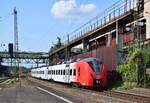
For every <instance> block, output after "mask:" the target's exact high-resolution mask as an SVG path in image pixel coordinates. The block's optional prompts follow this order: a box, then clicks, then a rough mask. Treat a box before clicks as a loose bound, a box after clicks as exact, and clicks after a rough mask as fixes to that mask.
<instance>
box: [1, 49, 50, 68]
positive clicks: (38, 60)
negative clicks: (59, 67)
mask: <svg viewBox="0 0 150 103" xmlns="http://www.w3.org/2000/svg"><path fill="white" fill-rule="evenodd" d="M0 59H1V60H2V62H4V63H11V57H10V54H9V52H5V51H4V52H0ZM17 59H18V62H19V63H24V64H29V63H30V64H32V63H34V64H37V66H38V64H45V65H46V64H48V62H49V59H48V53H44V52H37V53H36V52H18V58H17ZM15 60H16V58H15V57H13V58H12V61H15Z"/></svg>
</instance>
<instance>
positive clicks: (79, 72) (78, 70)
mask: <svg viewBox="0 0 150 103" xmlns="http://www.w3.org/2000/svg"><path fill="white" fill-rule="evenodd" d="M78 76H80V68H79V69H78Z"/></svg>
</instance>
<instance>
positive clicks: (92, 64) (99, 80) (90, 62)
mask: <svg viewBox="0 0 150 103" xmlns="http://www.w3.org/2000/svg"><path fill="white" fill-rule="evenodd" d="M76 71H77V75H76V81H77V83H78V84H79V85H81V86H88V87H96V88H100V87H106V85H107V69H106V66H105V65H104V64H103V63H102V62H101V61H99V60H98V59H96V58H87V59H84V60H81V61H79V62H76Z"/></svg>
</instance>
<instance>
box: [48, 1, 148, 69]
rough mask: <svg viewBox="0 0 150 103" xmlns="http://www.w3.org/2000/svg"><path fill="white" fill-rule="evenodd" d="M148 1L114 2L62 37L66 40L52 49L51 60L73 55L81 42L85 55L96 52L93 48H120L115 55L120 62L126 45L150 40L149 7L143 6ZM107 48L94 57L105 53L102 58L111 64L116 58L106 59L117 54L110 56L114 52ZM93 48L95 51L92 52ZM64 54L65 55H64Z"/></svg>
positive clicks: (55, 61)
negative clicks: (146, 15)
mask: <svg viewBox="0 0 150 103" xmlns="http://www.w3.org/2000/svg"><path fill="white" fill-rule="evenodd" d="M143 1H144V2H143ZM149 1H150V0H120V1H119V2H117V3H115V4H114V5H113V6H111V7H110V8H108V9H106V10H105V11H104V12H103V13H101V14H99V15H98V16H96V17H95V18H93V19H92V20H90V21H89V22H88V23H86V24H84V25H82V26H81V27H80V28H78V29H76V30H74V31H73V32H71V33H70V34H69V35H67V37H66V39H64V38H63V40H65V41H63V42H62V44H63V45H62V46H61V47H60V48H58V49H55V50H52V51H50V52H49V58H50V63H51V62H54V63H57V62H58V60H60V59H65V58H69V57H71V56H72V55H71V49H72V48H73V47H75V46H77V45H80V44H82V45H83V52H82V55H81V56H82V57H86V56H84V54H85V55H87V54H88V55H89V56H90V55H91V53H94V52H93V51H92V50H97V48H103V47H106V48H109V47H112V46H114V47H115V48H116V51H117V54H114V55H117V59H116V60H117V61H118V62H119V61H121V57H122V55H123V52H124V48H127V47H128V46H129V44H134V43H137V42H138V43H140V42H142V41H146V43H149V39H148V35H149V34H148V33H146V20H147V17H145V16H144V13H145V10H144V9H146V8H148V6H147V7H145V8H143V7H142V6H145V5H146V4H148V5H149V6H150V3H149ZM142 3H143V4H142ZM148 11H149V9H148ZM108 50H109V51H106V50H104V49H102V50H99V52H96V54H94V56H95V55H97V54H99V53H100V52H102V53H101V54H102V55H100V56H99V57H102V58H101V59H104V62H105V63H106V64H108V65H109V64H110V63H108V62H110V61H112V62H113V59H112V60H110V59H109V60H108V59H107V60H105V59H106V58H116V56H113V55H112V57H111V56H110V55H111V54H112V53H115V52H112V51H111V50H110V49H108ZM113 50H115V49H113ZM90 51H92V52H91V53H89V52H90ZM103 51H105V52H103ZM64 53H65V54H66V55H65V56H62V54H64ZM108 54H109V55H108ZM92 55H93V54H92ZM104 55H105V56H104ZM111 64H112V63H111ZM109 67H111V66H109Z"/></svg>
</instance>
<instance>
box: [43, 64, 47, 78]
mask: <svg viewBox="0 0 150 103" xmlns="http://www.w3.org/2000/svg"><path fill="white" fill-rule="evenodd" d="M44 71H45V73H44V77H45V79H48V66H46V67H45V70H44Z"/></svg>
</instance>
